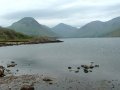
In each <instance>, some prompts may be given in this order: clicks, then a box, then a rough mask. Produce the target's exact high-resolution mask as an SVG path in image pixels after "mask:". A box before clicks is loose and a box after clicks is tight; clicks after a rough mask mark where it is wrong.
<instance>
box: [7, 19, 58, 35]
mask: <svg viewBox="0 0 120 90" xmlns="http://www.w3.org/2000/svg"><path fill="white" fill-rule="evenodd" d="M8 28H10V29H13V30H15V31H17V32H21V33H24V34H27V35H32V36H47V37H57V35H56V34H55V33H54V32H53V31H52V30H51V29H50V28H49V27H47V26H45V25H41V24H39V23H38V22H37V21H36V20H35V19H34V18H32V17H24V18H23V19H21V20H19V21H17V22H15V23H13V24H12V25H11V26H9V27H8Z"/></svg>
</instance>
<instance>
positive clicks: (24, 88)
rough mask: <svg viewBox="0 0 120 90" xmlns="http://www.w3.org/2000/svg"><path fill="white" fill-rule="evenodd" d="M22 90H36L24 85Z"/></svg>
mask: <svg viewBox="0 0 120 90" xmlns="http://www.w3.org/2000/svg"><path fill="white" fill-rule="evenodd" d="M20 90H35V89H34V87H33V86H31V85H24V86H22V88H21V89H20Z"/></svg>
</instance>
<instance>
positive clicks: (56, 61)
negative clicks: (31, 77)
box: [0, 38, 120, 80]
mask: <svg viewBox="0 0 120 90" xmlns="http://www.w3.org/2000/svg"><path fill="white" fill-rule="evenodd" d="M62 40H63V41H64V42H63V43H48V44H33V45H20V46H7V47H0V64H2V65H6V63H8V62H10V61H15V62H16V63H17V64H18V65H17V66H16V68H15V69H19V72H18V73H17V74H18V75H19V74H34V73H40V74H44V73H48V74H53V75H58V76H60V75H77V76H81V77H85V78H90V79H116V80H118V79H120V38H77V39H76V38H75V39H62ZM91 61H92V62H94V63H95V64H99V65H100V67H99V68H95V69H94V70H93V72H91V73H87V74H86V73H84V72H83V71H82V70H80V72H79V73H74V72H69V70H68V69H67V67H68V66H72V67H73V68H76V67H78V66H80V65H81V64H90V62H91Z"/></svg>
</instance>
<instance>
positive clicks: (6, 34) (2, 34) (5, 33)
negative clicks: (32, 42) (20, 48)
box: [0, 27, 31, 40]
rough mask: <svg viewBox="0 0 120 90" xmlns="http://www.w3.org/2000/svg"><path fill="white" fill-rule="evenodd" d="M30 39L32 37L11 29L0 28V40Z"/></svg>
mask: <svg viewBox="0 0 120 90" xmlns="http://www.w3.org/2000/svg"><path fill="white" fill-rule="evenodd" d="M29 38H31V37H30V36H27V35H24V34H22V33H19V32H15V31H13V30H11V29H7V28H2V27H0V40H19V39H29Z"/></svg>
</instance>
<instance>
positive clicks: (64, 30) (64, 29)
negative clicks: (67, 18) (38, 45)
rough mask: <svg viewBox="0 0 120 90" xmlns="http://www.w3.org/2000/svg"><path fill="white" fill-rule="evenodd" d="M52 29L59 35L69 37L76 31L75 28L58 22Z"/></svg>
mask: <svg viewBox="0 0 120 90" xmlns="http://www.w3.org/2000/svg"><path fill="white" fill-rule="evenodd" d="M52 30H53V31H54V32H55V33H57V34H58V35H59V36H60V37H71V36H72V35H73V34H74V33H75V32H76V31H77V28H75V27H72V26H70V25H67V24H64V23H60V24H58V25H56V26H55V27H53V28H52Z"/></svg>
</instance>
